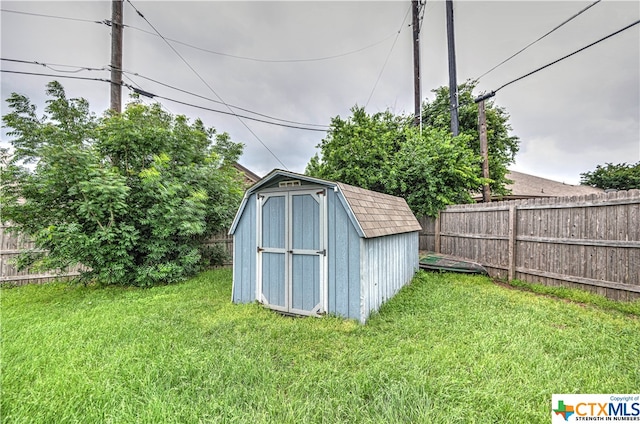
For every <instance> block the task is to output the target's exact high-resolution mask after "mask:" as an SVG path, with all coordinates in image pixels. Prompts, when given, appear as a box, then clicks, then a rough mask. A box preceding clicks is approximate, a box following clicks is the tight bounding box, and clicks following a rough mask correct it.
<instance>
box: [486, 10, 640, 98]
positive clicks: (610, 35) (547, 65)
mask: <svg viewBox="0 0 640 424" xmlns="http://www.w3.org/2000/svg"><path fill="white" fill-rule="evenodd" d="M639 23H640V19H639V20H637V21H635V22H633V23H631V24H629V25H627V26H625V27H624V28H621V29H619V30H617V31H615V32H612V33H611V34H609V35H607V36H605V37H602V38H601V39H599V40H597V41H594V42H593V43H591V44H588V45H586V46H584V47H582V48H581V49H578V50H576V51H574V52H572V53H569V54H568V55H566V56H563V57H561V58H560V59H556V60H554V61H553V62H551V63H547V64H546V65H544V66H541V67H539V68H538V69H535V70H533V71H531V72H529V73H527V74H525V75H523V76H521V77H518V78H516V79H514V80H512V81H509V82H508V83H506V84H503V85H501V86H500V87H499V88H497V89H496V90H494V91H492V92H491V93H494V94H495V93H497V92H498V91H500V90H502V89H503V88H505V87H506V86H508V85H511V84H513V83H514V82H517V81H520V80H521V79H524V78H526V77H528V76H531V75H533V74H535V73H536V72H539V71H542V70H543V69H546V68H548V67H549V66H551V65H555V64H556V63H558V62H560V61H562V60H565V59H567V58H569V57H571V56H573V55H575V54H578V53H580V52H581V51H583V50H586V49H588V48H589V47H592V46H595V45H596V44H598V43H600V42H602V41H604V40H606V39H608V38H611V37H613V36H614V35H617V34H620V33H621V32H622V31H626V30H627V29H629V28H631V27H633V26H635V25H638V24H639Z"/></svg>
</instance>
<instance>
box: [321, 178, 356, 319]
mask: <svg viewBox="0 0 640 424" xmlns="http://www.w3.org/2000/svg"><path fill="white" fill-rule="evenodd" d="M327 214H328V217H327V219H328V228H327V231H328V246H327V262H328V264H327V267H328V270H327V271H328V275H327V277H328V298H329V299H328V300H329V302H328V309H329V310H328V312H329V313H332V314H337V315H341V316H343V317H347V318H353V319H358V320H359V319H360V236H359V235H358V232H357V231H356V229H355V227H354V226H353V223H352V222H351V220H350V219H349V216H348V214H347V211H346V210H345V208H344V206H343V204H342V202H341V201H340V199H339V198H338V196H337V194H336V193H335V192H334V191H333V190H327Z"/></svg>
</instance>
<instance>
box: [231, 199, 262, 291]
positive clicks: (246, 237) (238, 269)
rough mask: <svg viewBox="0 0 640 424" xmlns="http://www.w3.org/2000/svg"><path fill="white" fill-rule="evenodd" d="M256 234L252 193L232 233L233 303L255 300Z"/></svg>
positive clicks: (254, 200)
mask: <svg viewBox="0 0 640 424" xmlns="http://www.w3.org/2000/svg"><path fill="white" fill-rule="evenodd" d="M256 235H257V229H256V195H255V194H252V195H251V196H250V197H249V198H248V199H247V204H246V207H245V208H244V211H243V213H242V216H241V217H240V220H239V221H238V225H237V227H236V230H235V233H234V234H233V295H232V300H233V302H235V303H250V302H253V301H254V300H256V254H257V253H256V248H257V246H258V245H257V243H258V241H257V239H256Z"/></svg>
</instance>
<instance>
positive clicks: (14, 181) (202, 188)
mask: <svg viewBox="0 0 640 424" xmlns="http://www.w3.org/2000/svg"><path fill="white" fill-rule="evenodd" d="M47 87H48V89H47V94H48V95H49V96H50V97H51V99H50V100H48V101H47V106H46V108H45V111H46V115H45V116H44V117H42V118H39V117H38V116H37V115H36V107H35V105H32V104H31V103H30V101H29V99H28V98H27V97H25V96H22V95H19V94H16V93H13V94H12V95H11V97H10V98H9V99H8V100H7V102H8V104H9V108H10V109H11V112H10V113H8V114H6V115H5V116H3V122H4V125H5V127H7V128H9V131H8V134H9V135H10V136H12V137H13V139H12V140H11V144H12V145H13V148H14V151H13V155H12V157H10V158H8V159H7V160H6V162H7V163H6V166H3V169H2V171H0V172H1V173H0V177H1V182H2V189H3V190H2V198H1V199H0V200H1V201H2V204H3V211H2V213H3V219H4V220H10V221H13V223H14V224H15V225H16V226H17V228H18V230H19V231H20V232H22V233H23V234H26V235H28V236H30V237H32V238H33V239H34V240H35V243H36V245H37V247H38V248H40V249H45V250H46V251H47V254H46V255H44V256H40V257H38V256H31V257H30V258H31V260H30V261H28V260H27V261H24V262H25V265H34V262H35V265H39V266H40V267H41V268H46V269H57V268H64V267H66V266H69V265H77V264H81V265H84V266H85V267H86V271H83V273H82V278H84V279H94V280H97V281H98V282H99V283H102V284H124V285H137V286H150V285H155V284H160V283H171V282H175V281H178V280H181V279H182V278H184V277H185V276H188V275H191V274H193V273H194V272H196V271H197V270H198V269H199V268H200V261H201V253H200V249H201V247H202V245H203V242H204V240H206V239H207V238H208V237H210V235H211V234H213V233H215V232H217V231H219V230H220V229H223V228H226V226H227V225H228V224H229V223H230V221H231V219H232V218H233V213H234V212H235V210H236V208H237V206H238V204H239V201H240V198H241V195H242V184H241V180H240V176H239V173H238V171H236V170H235V169H234V168H233V166H232V164H233V163H234V162H235V161H236V160H237V159H238V157H239V156H240V154H241V153H242V145H241V144H237V143H233V142H231V141H230V140H229V137H228V135H227V134H216V132H215V130H213V129H211V128H206V127H205V126H204V124H203V123H202V121H200V120H199V119H197V120H195V121H194V122H193V123H190V122H189V121H188V119H187V118H186V117H184V116H180V115H179V116H173V115H171V114H169V113H166V112H164V111H163V110H162V109H161V106H160V105H159V104H155V105H152V106H147V105H144V104H142V103H140V102H139V101H137V100H135V99H134V101H132V102H131V103H129V104H128V105H127V107H126V110H125V111H124V112H123V113H122V114H117V113H113V112H107V113H106V114H105V115H104V116H103V117H100V118H97V117H96V116H95V115H93V114H92V113H91V112H90V111H89V105H88V103H87V101H86V100H84V99H67V97H66V95H65V91H64V89H63V88H62V86H61V85H60V84H59V83H57V82H55V81H54V82H52V83H50V84H48V86H47ZM25 258H26V259H28V258H29V257H28V256H27V255H25ZM27 262H30V263H27Z"/></svg>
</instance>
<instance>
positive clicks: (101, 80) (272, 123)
mask: <svg viewBox="0 0 640 424" xmlns="http://www.w3.org/2000/svg"><path fill="white" fill-rule="evenodd" d="M0 72H4V73H8V74H19V75H32V76H41V77H52V78H65V79H75V80H84V81H99V82H105V83H109V84H111V82H112V81H111V80H110V79H105V78H90V77H79V76H71V75H55V74H44V73H38V72H24V71H11V70H7V69H0ZM134 84H135V83H134ZM136 85H137V84H136ZM122 86H123V87H127V88H128V89H130V90H132V91H134V92H136V93H138V94H141V95H147V96H150V97H153V98H159V99H164V100H169V101H171V102H175V103H179V104H182V105H185V106H191V107H193V108H196V109H203V110H208V111H210V112H215V113H220V114H223V115H233V116H236V117H239V118H243V119H248V120H251V121H256V122H262V123H264V124H269V125H275V126H278V127H285V128H293V129H298V130H304V131H318V132H326V130H324V129H319V128H307V127H303V126H297V125H288V124H280V123H277V122H271V121H267V120H264V119H258V118H254V117H252V116H245V115H238V114H237V113H234V112H227V111H224V110H217V109H211V108H207V107H204V106H199V105H196V104H193V103H188V102H183V101H180V100H177V99H173V98H171V97H165V96H161V95H156V94H152V93H149V92H146V91H144V90H142V89H140V88H136V87H134V86H132V85H130V84H127V83H124V82H123V83H122Z"/></svg>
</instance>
